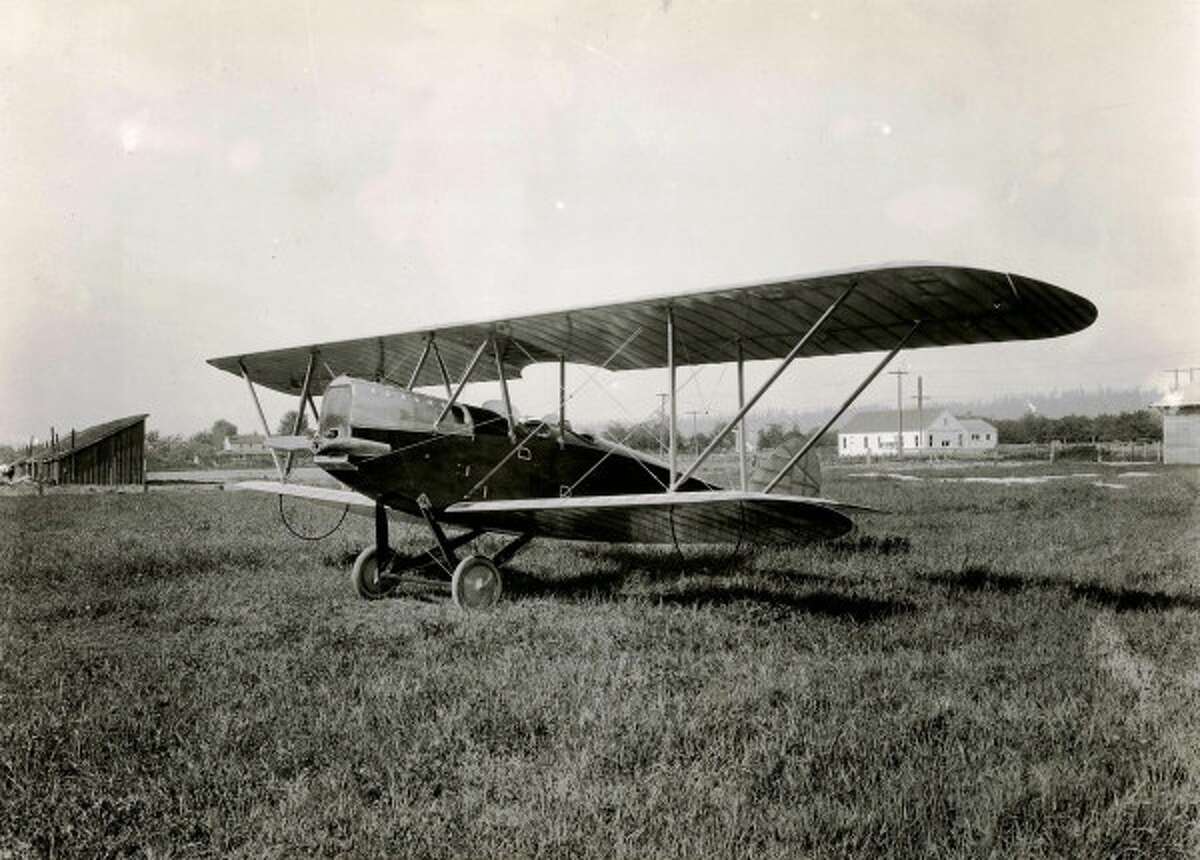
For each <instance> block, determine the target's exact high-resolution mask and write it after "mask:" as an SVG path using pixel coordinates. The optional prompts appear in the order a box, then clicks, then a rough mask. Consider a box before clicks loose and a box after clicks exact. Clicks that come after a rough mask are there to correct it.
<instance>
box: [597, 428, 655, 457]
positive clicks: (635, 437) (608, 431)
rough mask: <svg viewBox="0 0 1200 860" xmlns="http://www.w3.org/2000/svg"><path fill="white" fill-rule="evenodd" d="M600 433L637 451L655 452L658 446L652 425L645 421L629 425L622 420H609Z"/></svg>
mask: <svg viewBox="0 0 1200 860" xmlns="http://www.w3.org/2000/svg"><path fill="white" fill-rule="evenodd" d="M600 435H601V436H603V437H604V438H606V439H611V440H612V441H614V442H617V443H619V444H621V445H625V446H627V447H629V448H635V449H637V450H638V451H654V452H657V451H658V447H659V440H658V435H657V434H656V433H655V432H654V426H653V425H652V424H649V423H646V422H642V423H641V424H633V425H631V424H626V423H625V422H623V421H611V422H609V423H608V424H606V425H605V427H604V429H603V430H602V431H601V433H600Z"/></svg>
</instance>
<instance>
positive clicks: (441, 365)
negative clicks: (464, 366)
mask: <svg viewBox="0 0 1200 860" xmlns="http://www.w3.org/2000/svg"><path fill="white" fill-rule="evenodd" d="M429 345H430V346H432V347H433V357H434V358H436V359H437V364H438V370H440V371H441V372H442V382H443V383H444V384H445V386H446V396H447V397H450V396H451V395H452V392H451V391H450V374H449V373H448V372H447V371H446V362H445V361H444V360H443V359H442V351H441V350H440V349H438V345H437V341H436V340H434V337H433V335H430V336H429Z"/></svg>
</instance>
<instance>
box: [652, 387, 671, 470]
mask: <svg viewBox="0 0 1200 860" xmlns="http://www.w3.org/2000/svg"><path fill="white" fill-rule="evenodd" d="M669 396H670V395H668V394H667V392H665V391H660V392H658V427H656V428H655V431H654V436H655V438H656V439H658V456H660V457H665V456H666V453H667V451H666V446H665V445H664V444H663V432H662V431H663V426H664V425H665V424H666V423H667V397H669Z"/></svg>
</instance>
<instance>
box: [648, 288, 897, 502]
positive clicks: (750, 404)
mask: <svg viewBox="0 0 1200 860" xmlns="http://www.w3.org/2000/svg"><path fill="white" fill-rule="evenodd" d="M857 286H858V281H852V282H851V283H850V286H849V287H847V288H846V289H845V291H844V292H843V293H842V294H841V295H840V296H838V297H837V298H836V299H834V301H833V304H831V305H830V306H829V307H828V308H826V309H825V313H823V314H821V316H820V317H819V318H818V319H817V321H816V322H815V323H813V324H812V325H811V326H809V329H808V331H806V332H805V333H804V336H803V337H802V338H800V340H798V341H796V345H795V346H793V347H792V349H791V351H790V352H789V353H788V354H787V355H786V356H785V357H784V359H783V361H781V362H780V363H779V366H778V367H777V368H775V371H774V372H773V373H772V374H771V375H770V376H769V377H767V381H766V382H764V383H763V384H762V385H761V386H759V389H758V391H756V392H754V394H753V395H752V396H751V398H750V399H749V400H748V401H746V403H745V405H744V406H742V407H741V408H740V409H738V411H737V415H734V416H733V418H731V419H730V420H729V422H728V423H727V424H726V425H725V426H724V427H723V428H721V432H720V433H718V434H717V435H716V436H714V437H713V438H712V441H711V442H709V443H708V447H707V448H705V449H704V451H702V452H701V454H700V456H699V457H697V458H696V461H695V462H694V463H692V465H691V466H689V467H688V468H687V470H686V471H685V472H684V473H683V474H682V475H680V477H679V479H678V480H674V475H675V470H674V468H672V469H671V475H672V481H671V492H675V490H677V489H679V487H680V486H681V485H682V484H683V482H684V481H686V480H687V479H688V478H690V477H691V476H692V475H693V474H694V473H695V471H696V470H697V469H699V468H700V466H701V465H702V464H703V463H704V461H705V460H707V459H708V457H709V455H710V454H712V452H713V451H714V450H715V449H716V447H717V445H719V444H721V440H722V439H724V438H725V437H726V436H728V435H729V431H730V430H732V429H733V428H734V427H737V426H738V425H739V424H740V423H741V421H742V419H743V418H745V417H746V413H747V412H749V411H750V410H751V409H752V408H754V404H755V403H757V402H758V401H759V398H761V397H762V396H763V395H764V394H766V393H767V390H768V389H770V387H771V386H772V385H774V384H775V380H777V379H779V377H780V376H781V375H783V372H784V371H785V370H787V369H788V365H790V364H791V363H792V362H793V361H794V360H795V359H796V356H797V355H799V354H800V350H802V349H804V347H805V346H807V345H808V342H809V341H810V340H812V338H813V335H815V334H816V333H817V332H818V331H819V330H820V328H821V327H822V326H823V325H825V321H826V320H828V319H829V318H830V317H831V316H833V312H834V311H836V310H837V309H838V308H839V307H841V305H842V302H844V301H846V299H848V298H849V297H850V294H851V293H852V292H854V290H855V288H856V287H857ZM670 319H671V318H670V317H669V316H668V317H667V320H668V321H669V320H670ZM668 325H669V322H668ZM911 334H912V332H909V335H911ZM907 340H908V335H905V337H904V341H907ZM904 341H901V344H903V343H904ZM741 367H742V363H741V346H740V345H739V346H738V379H739V381H740V379H741ZM872 378H874V377H872ZM738 392H739V399H740V395H741V385H740V382H739V385H738ZM674 398H675V377H674V374H672V376H671V426H672V432H673V431H674V425H675V399H674ZM674 438H675V437H674V435H672V436H671V439H672V446H674ZM744 460H745V458H744V457H743V463H744ZM674 462H675V455H674V447H672V454H671V463H672V465H674ZM742 474H743V477H744V476H745V468H744V466H743V471H742Z"/></svg>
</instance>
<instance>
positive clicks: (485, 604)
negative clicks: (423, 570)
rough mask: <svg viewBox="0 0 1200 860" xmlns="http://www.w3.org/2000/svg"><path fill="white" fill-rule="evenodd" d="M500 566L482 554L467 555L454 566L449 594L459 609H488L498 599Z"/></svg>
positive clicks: (501, 587)
mask: <svg viewBox="0 0 1200 860" xmlns="http://www.w3.org/2000/svg"><path fill="white" fill-rule="evenodd" d="M502 590H503V585H502V583H501V580H500V568H498V567H496V565H495V564H493V563H492V560H491V559H490V558H488V557H487V556H484V555H469V556H467V557H466V558H464V559H463V560H462V561H460V562H459V563H458V567H456V568H454V576H453V577H451V579H450V596H451V597H453V598H454V605H455V606H458V607H459V608H460V609H467V610H471V609H490V608H491V607H493V606H495V605H496V603H497V601H499V600H500V594H501V592H502Z"/></svg>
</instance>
